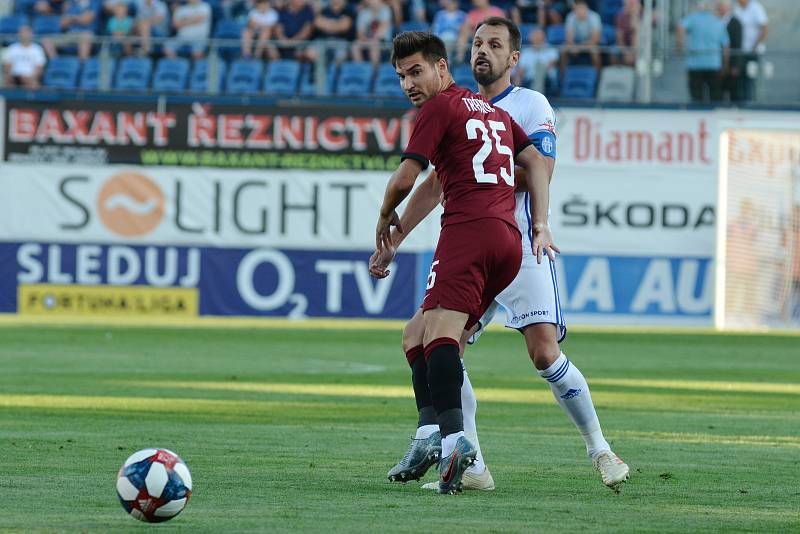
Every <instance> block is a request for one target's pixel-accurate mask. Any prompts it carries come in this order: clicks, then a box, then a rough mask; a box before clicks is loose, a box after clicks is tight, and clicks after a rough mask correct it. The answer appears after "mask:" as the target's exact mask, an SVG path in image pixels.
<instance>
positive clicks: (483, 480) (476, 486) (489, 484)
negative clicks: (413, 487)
mask: <svg viewBox="0 0 800 534" xmlns="http://www.w3.org/2000/svg"><path fill="white" fill-rule="evenodd" d="M422 489H432V490H435V489H439V482H438V481H437V482H428V483H427V484H423V485H422ZM461 489H462V490H482V491H492V490H493V489H494V479H493V478H492V474H491V473H490V472H489V468H488V467H487V468H486V469H484V470H483V473H480V474H477V473H475V471H474V470H472V469H467V470H466V471H464V476H463V477H462V478H461Z"/></svg>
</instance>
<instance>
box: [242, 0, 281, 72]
mask: <svg viewBox="0 0 800 534" xmlns="http://www.w3.org/2000/svg"><path fill="white" fill-rule="evenodd" d="M277 23H278V12H277V11H275V10H274V9H272V6H271V5H270V3H269V0H256V7H254V8H253V9H251V10H250V13H249V14H248V15H247V27H246V28H245V29H244V31H243V32H242V56H244V57H246V58H249V57H255V58H261V56H263V55H264V52H265V51H266V48H267V41H269V40H270V39H272V38H273V30H274V29H275V25H276V24H277ZM254 39H255V41H256V50H255V52H252V50H253V40H254Z"/></svg>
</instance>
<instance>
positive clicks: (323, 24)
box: [309, 0, 356, 62]
mask: <svg viewBox="0 0 800 534" xmlns="http://www.w3.org/2000/svg"><path fill="white" fill-rule="evenodd" d="M355 19H356V14H355V10H354V9H353V8H352V7H351V6H350V5H349V4H348V3H347V0H330V1H329V2H328V5H327V6H326V7H325V8H324V9H322V11H320V12H319V14H318V15H317V16H316V18H314V39H315V40H320V41H324V43H321V44H322V45H324V46H325V47H327V48H325V49H326V50H331V51H332V55H331V57H329V58H328V61H331V60H334V59H335V60H336V61H337V62H338V61H342V60H344V59H345V58H346V57H347V49H348V46H349V43H351V42H352V41H353V40H355V31H354V27H355ZM316 55H317V54H314V57H313V59H316ZM309 59H312V58H309Z"/></svg>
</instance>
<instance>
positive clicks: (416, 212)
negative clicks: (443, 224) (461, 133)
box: [369, 171, 442, 278]
mask: <svg viewBox="0 0 800 534" xmlns="http://www.w3.org/2000/svg"><path fill="white" fill-rule="evenodd" d="M441 196H442V186H441V183H440V182H439V178H438V176H437V175H436V171H432V172H431V173H430V174H429V175H428V178H426V179H425V181H424V182H422V183H421V184H419V187H417V188H416V189H415V190H414V193H413V194H412V195H411V198H410V199H409V200H408V204H406V209H404V210H403V215H402V217H400V224H399V225H398V226H397V227H396V228H395V229H393V230H392V238H391V245H389V246H385V247H383V249H382V250H375V252H374V253H373V254H372V257H371V258H370V260H369V272H370V274H371V275H372V276H374V277H375V278H386V277H387V276H389V272H390V271H389V269H388V267H389V265H390V264H391V263H392V260H393V259H394V255H395V253H396V252H397V248H398V247H399V246H400V243H402V242H403V240H404V239H405V238H406V236H408V234H410V233H411V231H412V230H413V229H414V228H416V227H417V225H419V223H420V222H422V220H423V219H425V217H427V216H428V215H429V214H430V212H431V211H433V209H434V208H435V207H436V206H437V205H438V204H439V201H440V199H441ZM401 228H402V231H401V230H400V229H401Z"/></svg>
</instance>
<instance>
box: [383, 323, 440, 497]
mask: <svg viewBox="0 0 800 534" xmlns="http://www.w3.org/2000/svg"><path fill="white" fill-rule="evenodd" d="M424 333H425V322H424V321H423V319H422V310H421V309H419V310H417V312H416V313H415V314H414V316H413V317H412V318H411V320H409V321H408V323H406V326H405V328H404V329H403V352H405V353H406V358H407V359H408V364H409V366H410V367H411V384H412V385H413V387H414V398H415V399H416V402H417V411H418V413H419V420H418V423H417V431H416V434H415V435H414V437H413V438H412V439H411V445H410V446H409V448H408V450H407V451H406V453H405V455H404V456H403V458H402V459H401V460H400V461H399V462H398V463H397V465H395V466H394V467H392V468H391V469H390V470H389V473H388V474H387V476H388V478H389V480H390V481H392V482H408V481H409V480H419V479H420V478H422V476H424V475H425V473H426V472H427V471H428V469H430V467H431V466H432V465H434V464H435V463H437V462H438V461H439V456H440V454H441V451H442V436H441V434H440V433H439V424H438V422H437V421H436V412H435V411H434V409H433V402H432V401H431V394H430V389H429V388H428V366H427V362H426V360H425V356H424V354H423V349H422V338H423V334H424Z"/></svg>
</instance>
